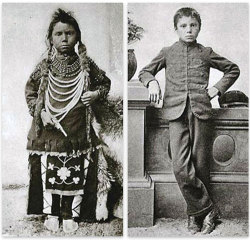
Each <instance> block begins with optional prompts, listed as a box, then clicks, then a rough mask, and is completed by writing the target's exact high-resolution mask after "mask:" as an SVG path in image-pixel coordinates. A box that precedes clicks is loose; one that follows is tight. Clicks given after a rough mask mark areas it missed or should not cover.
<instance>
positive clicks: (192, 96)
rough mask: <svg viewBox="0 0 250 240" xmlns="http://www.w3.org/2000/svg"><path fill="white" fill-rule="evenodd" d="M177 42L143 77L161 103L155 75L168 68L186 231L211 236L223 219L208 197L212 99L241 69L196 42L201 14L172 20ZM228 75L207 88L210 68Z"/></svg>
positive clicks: (187, 12)
mask: <svg viewBox="0 0 250 240" xmlns="http://www.w3.org/2000/svg"><path fill="white" fill-rule="evenodd" d="M174 27H175V30H176V32H177V35H178V36H179V41H178V42H176V43H174V44H173V45H172V46H170V47H164V48H162V50H161V51H160V53H159V54H158V55H157V56H156V57H155V58H154V59H153V60H152V61H151V63H150V64H148V65H147V66H146V67H144V68H143V69H142V70H141V72H140V73H139V79H140V81H141V82H142V83H143V84H144V86H146V87H147V88H148V90H149V98H150V101H151V102H159V100H160V99H161V98H162V96H161V89H160V87H159V84H158V82H157V80H156V79H155V75H156V74H157V73H158V72H159V71H160V70H161V69H163V68H164V69H165V76H166V84H165V93H164V96H163V108H164V109H165V112H166V116H167V118H168V120H169V132H170V149H171V155H172V159H173V170H174V174H175V177H176V180H177V183H178V185H179V188H180V190H181V192H182V195H183V197H184V199H185V201H186V203H187V215H188V229H189V231H190V232H191V233H193V234H194V233H197V232H199V231H201V232H202V233H204V234H207V233H210V232H212V231H213V230H214V228H215V222H216V220H217V219H218V218H219V210H218V209H217V208H216V207H215V205H214V203H213V201H212V199H211V197H210V193H209V174H210V173H209V158H208V156H209V152H208V151H210V150H209V148H208V147H207V141H209V139H208V137H209V133H210V132H211V130H210V129H209V124H208V121H207V120H208V119H209V118H210V116H211V110H212V106H211V103H210V100H211V99H212V98H214V97H215V96H217V95H221V94H223V93H224V92H225V91H226V90H227V89H228V88H229V87H230V86H231V85H232V84H233V83H234V82H235V81H236V79H237V78H238V76H239V73H240V71H239V68H238V66H237V65H236V64H234V63H232V62H230V61H229V60H227V59H226V58H224V57H221V56H219V55H218V54H216V53H215V52H214V51H213V50H212V49H211V48H210V47H204V46H202V45H201V44H199V43H197V41H196V38H197V37H198V34H199V32H200V29H201V19H200V15H199V13H198V12H197V11H196V10H194V9H192V8H181V9H179V10H178V11H177V12H176V14H175V16H174ZM211 67H212V68H216V69H218V70H220V71H222V72H223V73H224V76H223V77H222V79H221V80H220V81H218V82H217V83H216V84H215V85H214V86H213V87H211V88H209V89H207V87H208V80H209V70H210V68H211Z"/></svg>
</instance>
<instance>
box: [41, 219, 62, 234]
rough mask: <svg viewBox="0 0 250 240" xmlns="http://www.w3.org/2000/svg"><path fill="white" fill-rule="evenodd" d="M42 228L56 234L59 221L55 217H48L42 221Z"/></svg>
mask: <svg viewBox="0 0 250 240" xmlns="http://www.w3.org/2000/svg"><path fill="white" fill-rule="evenodd" d="M44 226H45V227H46V228H47V229H48V230H50V231H52V232H56V231H58V229H59V219H58V217H57V216H51V215H48V219H46V220H45V221H44Z"/></svg>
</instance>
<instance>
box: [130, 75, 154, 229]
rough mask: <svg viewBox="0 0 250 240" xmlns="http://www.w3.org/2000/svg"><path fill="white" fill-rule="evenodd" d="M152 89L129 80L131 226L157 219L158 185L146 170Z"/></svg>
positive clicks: (146, 224) (149, 223) (144, 225)
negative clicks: (155, 211)
mask: <svg viewBox="0 0 250 240" xmlns="http://www.w3.org/2000/svg"><path fill="white" fill-rule="evenodd" d="M148 104H149V101H148V92H147V89H146V88H144V87H143V86H142V84H141V83H139V82H138V81H135V80H131V81H130V82H129V83H128V110H129V111H128V226H129V227H149V226H153V220H154V185H153V184H152V180H151V178H150V177H149V175H148V174H147V172H146V171H145V162H144V159H145V154H144V141H145V134H146V133H145V121H146V107H147V106H148Z"/></svg>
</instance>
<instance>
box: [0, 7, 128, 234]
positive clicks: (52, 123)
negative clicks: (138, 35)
mask: <svg viewBox="0 0 250 240" xmlns="http://www.w3.org/2000/svg"><path fill="white" fill-rule="evenodd" d="M1 80H2V92H1V94H2V95H1V97H2V112H1V113H2V131H1V133H2V148H1V149H2V161H1V166H2V202H1V204H2V221H1V222H2V235H3V236H5V237H24V238H26V237H88V236H122V235H123V161H126V159H123V84H124V80H123V4H122V3H3V4H2V79H1Z"/></svg>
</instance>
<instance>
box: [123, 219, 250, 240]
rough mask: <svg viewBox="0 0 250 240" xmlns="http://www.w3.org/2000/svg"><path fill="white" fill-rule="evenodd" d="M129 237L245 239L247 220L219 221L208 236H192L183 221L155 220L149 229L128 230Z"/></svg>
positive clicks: (185, 222)
mask: <svg viewBox="0 0 250 240" xmlns="http://www.w3.org/2000/svg"><path fill="white" fill-rule="evenodd" d="M128 236H130V237H155V238H156V237H205V236H206V237H207V236H209V237H246V236H248V220H247V219H221V221H220V222H218V225H217V226H216V228H215V230H214V231H213V232H212V233H211V234H209V235H202V234H201V233H198V234H195V235H192V234H191V233H189V232H188V231H187V220H185V219H169V218H168V219H166V218H160V219H157V220H156V222H155V225H154V226H153V227H149V228H129V230H128Z"/></svg>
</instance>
